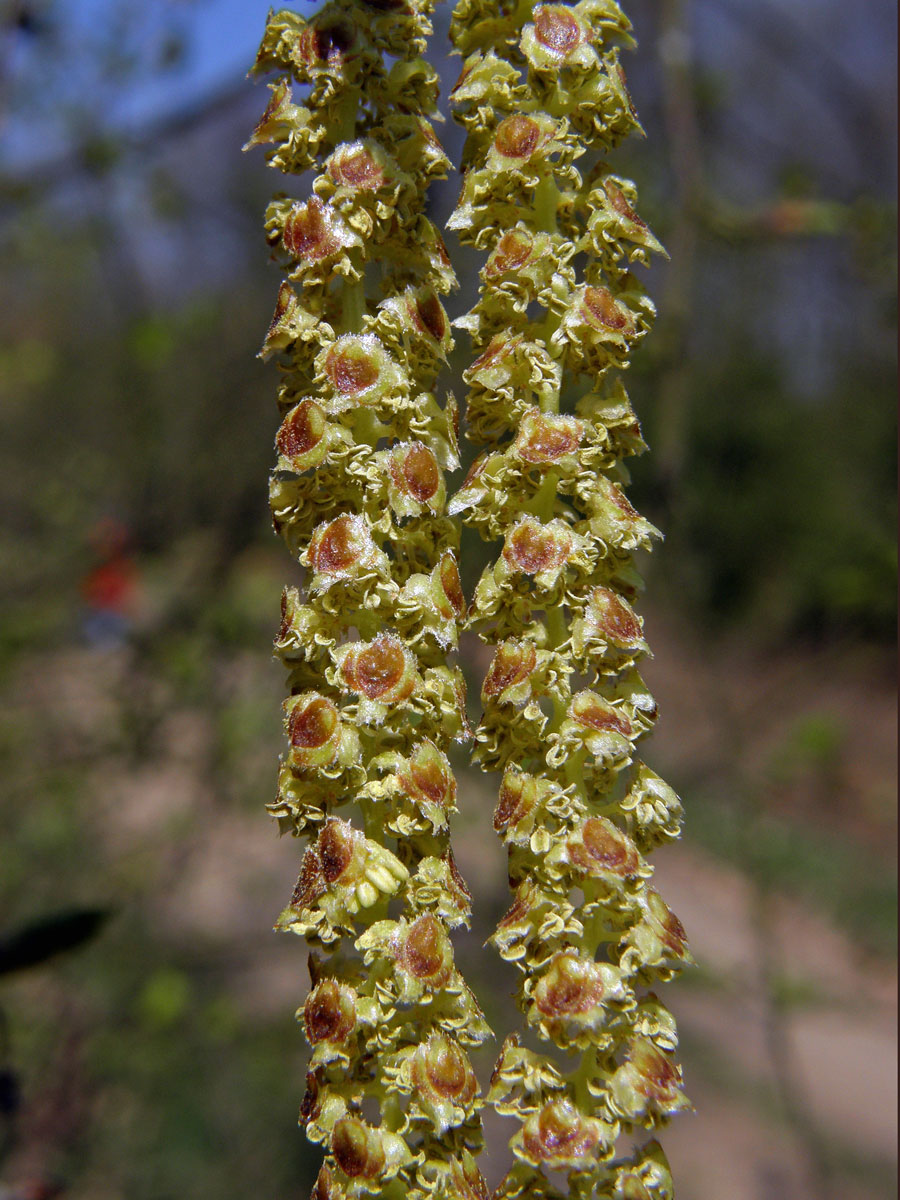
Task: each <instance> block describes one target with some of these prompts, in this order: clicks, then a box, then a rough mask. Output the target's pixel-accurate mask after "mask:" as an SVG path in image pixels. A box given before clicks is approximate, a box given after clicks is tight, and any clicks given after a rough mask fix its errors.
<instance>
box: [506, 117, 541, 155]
mask: <svg viewBox="0 0 900 1200" xmlns="http://www.w3.org/2000/svg"><path fill="white" fill-rule="evenodd" d="M540 140H541V127H540V125H538V123H537V121H533V120H532V119H531V117H527V116H525V114H524V113H513V115H512V116H511V117H506V119H505V120H503V121H501V122H500V124H499V125H498V126H497V132H496V134H495V135H494V149H495V150H496V151H497V153H498V154H502V155H503V157H504V158H523V159H524V158H530V157H531V155H532V154H533V153H534V152H535V150H536V149H537V146H538V143H539V142H540Z"/></svg>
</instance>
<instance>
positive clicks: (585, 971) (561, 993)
mask: <svg viewBox="0 0 900 1200" xmlns="http://www.w3.org/2000/svg"><path fill="white" fill-rule="evenodd" d="M604 992H605V989H604V986H603V977H602V974H601V972H600V970H599V968H598V966H597V964H596V963H595V962H593V961H591V960H590V959H586V958H581V957H580V956H579V955H578V954H576V953H575V952H574V951H564V952H563V953H561V954H557V955H555V956H554V957H553V958H552V959H551V960H550V964H549V966H548V968H547V972H546V974H544V975H542V976H541V978H540V979H539V980H538V983H537V986H536V987H535V989H534V1005H535V1008H536V1009H537V1010H538V1012H539V1013H541V1014H542V1015H543V1016H545V1017H551V1018H552V1017H571V1016H576V1015H580V1014H583V1013H586V1012H590V1010H591V1009H592V1008H596V1006H597V1005H598V1004H601V1003H602V1001H603V996H604Z"/></svg>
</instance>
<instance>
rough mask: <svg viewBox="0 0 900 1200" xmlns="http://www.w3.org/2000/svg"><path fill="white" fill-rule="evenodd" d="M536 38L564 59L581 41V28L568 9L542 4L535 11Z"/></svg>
mask: <svg viewBox="0 0 900 1200" xmlns="http://www.w3.org/2000/svg"><path fill="white" fill-rule="evenodd" d="M534 36H535V37H536V38H537V40H538V41H539V42H540V43H541V45H542V46H543V47H544V48H545V49H547V50H550V51H552V52H553V53H554V54H558V55H559V57H560V58H561V59H562V58H564V57H565V56H566V55H567V54H568V53H569V52H570V51H571V50H574V49H575V47H576V46H577V45H578V43H579V42H580V41H581V27H580V25H579V24H578V22H577V21H576V20H575V18H574V17H573V16H572V14H571V13H570V12H569V10H568V9H567V8H563V7H561V6H560V5H557V4H542V5H541V6H540V7H539V8H536V9H535V10H534Z"/></svg>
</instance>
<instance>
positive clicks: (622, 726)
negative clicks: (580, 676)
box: [569, 692, 633, 737]
mask: <svg viewBox="0 0 900 1200" xmlns="http://www.w3.org/2000/svg"><path fill="white" fill-rule="evenodd" d="M569 714H570V716H571V717H572V720H574V721H576V722H577V723H578V724H579V725H582V726H584V728H586V729H593V730H596V731H597V732H598V733H604V732H607V731H609V732H612V733H620V734H622V736H623V737H631V735H632V732H633V730H632V727H631V722H630V721H629V720H628V718H627V717H626V716H625V714H624V713H621V712H619V710H618V709H616V708H614V707H613V706H612V705H611V704H610V703H609V702H608V701H607V700H604V699H603V698H602V697H601V696H598V695H597V694H596V692H579V693H578V694H577V695H576V696H575V697H574V698H573V699H572V703H571V704H570V706H569Z"/></svg>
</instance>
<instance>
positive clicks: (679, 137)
mask: <svg viewBox="0 0 900 1200" xmlns="http://www.w3.org/2000/svg"><path fill="white" fill-rule="evenodd" d="M690 5H691V0H661V3H660V8H659V22H660V36H659V42H658V45H659V59H660V74H661V80H662V103H663V115H664V120H665V124H666V133H667V139H666V144H667V145H668V147H669V149H670V167H671V170H672V174H673V176H674V180H675V201H676V202H675V223H674V226H673V229H672V234H671V236H670V238H669V239H668V241H669V249H670V252H671V256H672V259H671V265H670V266H669V270H668V274H667V277H666V286H665V291H664V293H663V297H662V312H663V322H664V323H663V326H662V329H661V331H660V333H661V338H660V344H661V351H662V356H663V359H662V361H663V364H664V365H663V368H662V372H661V379H660V388H659V401H658V406H659V407H658V427H657V434H656V447H655V449H656V454H657V461H656V470H657V477H658V481H659V485H660V489H661V492H662V497H661V498H662V501H663V504H664V506H665V507H666V510H667V515H668V524H669V527H670V531H671V528H672V524H673V521H674V520H675V519H677V513H678V506H677V504H675V503H674V498H675V494H676V492H677V490H678V485H679V481H680V479H681V475H682V471H683V467H684V459H685V433H686V426H687V412H688V406H689V385H690V373H691V368H690V362H689V357H688V354H687V352H686V351H687V347H686V343H687V339H688V332H689V325H690V318H691V312H692V309H693V290H694V277H695V259H696V253H697V219H696V214H697V213H698V211H700V210H701V209H702V207H703V195H704V181H703V164H702V159H701V148H700V130H699V127H698V123H697V112H696V107H695V102H694V79H693V56H692V53H691V39H690V34H689V32H688V30H689V28H690V15H691V8H690Z"/></svg>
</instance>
